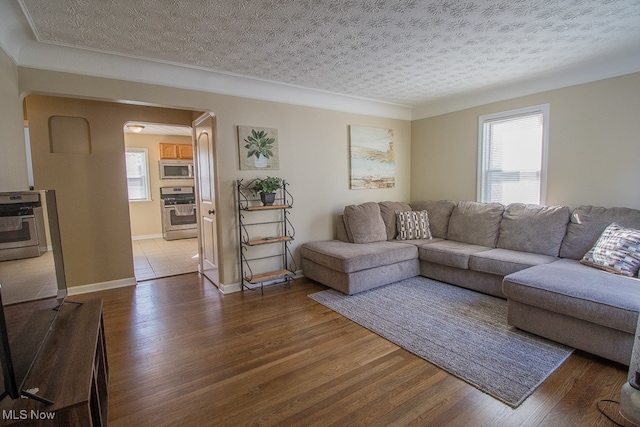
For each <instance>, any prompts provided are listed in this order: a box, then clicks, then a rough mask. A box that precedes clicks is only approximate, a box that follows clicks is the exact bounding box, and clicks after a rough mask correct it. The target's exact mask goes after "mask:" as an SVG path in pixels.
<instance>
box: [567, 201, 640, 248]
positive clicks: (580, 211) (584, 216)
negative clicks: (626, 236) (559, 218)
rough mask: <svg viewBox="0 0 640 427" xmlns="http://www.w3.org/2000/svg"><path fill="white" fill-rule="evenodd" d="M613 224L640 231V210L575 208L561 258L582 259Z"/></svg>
mask: <svg viewBox="0 0 640 427" xmlns="http://www.w3.org/2000/svg"><path fill="white" fill-rule="evenodd" d="M612 222H616V223H618V224H620V225H622V226H623V227H631V228H636V229H640V210H637V209H630V208H603V207H599V206H588V205H583V206H578V207H577V208H575V209H574V210H573V212H572V214H571V222H570V223H569V225H568V226H567V235H566V236H565V238H564V240H563V241H562V247H561V248H560V257H561V258H571V259H575V260H579V259H582V257H583V256H584V254H586V253H587V251H588V250H589V249H591V248H592V247H593V245H594V244H595V243H596V241H597V240H598V237H600V235H601V234H602V232H603V231H604V229H605V228H607V226H608V225H609V224H611V223H612Z"/></svg>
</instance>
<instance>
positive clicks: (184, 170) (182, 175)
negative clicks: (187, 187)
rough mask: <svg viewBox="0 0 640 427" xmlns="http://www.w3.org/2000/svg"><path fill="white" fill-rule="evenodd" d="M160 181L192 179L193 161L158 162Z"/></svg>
mask: <svg viewBox="0 0 640 427" xmlns="http://www.w3.org/2000/svg"><path fill="white" fill-rule="evenodd" d="M159 163H160V179H188V178H193V161H191V160H160V162H159Z"/></svg>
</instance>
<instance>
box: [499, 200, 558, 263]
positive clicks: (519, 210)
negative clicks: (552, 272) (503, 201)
mask: <svg viewBox="0 0 640 427" xmlns="http://www.w3.org/2000/svg"><path fill="white" fill-rule="evenodd" d="M570 215H571V210H570V209H569V208H568V207H566V206H540V205H525V204H523V203H512V204H510V205H509V206H507V207H506V208H505V210H504V213H503V215H502V221H501V222H500V236H499V237H498V244H497V247H498V248H501V249H512V250H514V251H524V252H532V253H536V254H543V255H549V256H553V257H557V256H558V254H559V253H560V246H561V245H562V239H564V235H565V234H566V232H567V224H568V223H569V216H570Z"/></svg>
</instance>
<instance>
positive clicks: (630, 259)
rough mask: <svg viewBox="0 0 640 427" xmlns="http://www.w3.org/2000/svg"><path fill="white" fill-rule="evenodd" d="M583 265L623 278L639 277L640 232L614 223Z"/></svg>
mask: <svg viewBox="0 0 640 427" xmlns="http://www.w3.org/2000/svg"><path fill="white" fill-rule="evenodd" d="M580 262H581V263H583V264H585V265H589V266H591V267H595V268H599V269H601V270H605V271H608V272H611V273H616V274H621V275H623V276H630V277H634V276H638V274H639V273H638V270H639V269H640V230H636V229H635V228H626V227H622V226H621V225H619V224H617V223H615V222H613V223H611V224H609V226H608V227H607V228H605V229H604V231H603V232H602V234H601V235H600V238H599V239H598V241H597V242H596V243H595V245H593V248H591V250H590V251H589V252H587V253H586V254H585V255H584V257H583V258H582V259H581V260H580Z"/></svg>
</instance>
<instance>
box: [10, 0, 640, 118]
mask: <svg viewBox="0 0 640 427" xmlns="http://www.w3.org/2000/svg"><path fill="white" fill-rule="evenodd" d="M21 4H22V7H23V10H24V12H25V14H26V15H27V19H28V20H29V22H30V23H31V26H32V28H33V30H34V32H35V34H36V37H37V39H38V41H41V42H49V43H54V44H61V45H66V46H72V47H80V48H85V49H91V50H97V51H102V52H109V53H115V54H121V55H125V56H134V57H141V58H148V59H153V60H157V61H161V62H169V63H176V64H182V65H187V66H192V67H197V68H201V69H205V70H212V71H218V72H223V73H230V74H236V75H243V76H249V77H254V78H258V79H263V80H267V81H275V82H282V83H287V84H292V85H297V86H302V87H307V88H313V89H320V90H325V91H330V92H336V93H341V94H346V95H352V96H357V97H364V98H369V99H375V100H379V101H384V102H390V103H397V104H402V105H408V106H414V105H419V104H421V103H424V102H428V101H431V100H434V99H438V98H443V97H447V96H451V95H458V94H462V93H465V92H468V91H473V90H479V89H482V88H486V87H490V86H493V85H498V84H502V83H507V82H514V81H517V80H520V79H525V78H528V77H532V76H535V75H538V74H540V73H545V72H550V71H554V70H559V69H562V68H564V67H567V66H571V65H574V64H579V63H580V62H585V61H593V60H596V59H597V58H599V57H601V56H606V55H607V54H610V53H611V52H617V51H624V50H626V49H629V50H631V49H633V48H637V47H638V46H640V0H525V1H522V0H508V1H506V0H505V1H490V0H460V1H455V0H217V1H216V0H182V1H179V0H136V1H130V0H22V1H21Z"/></svg>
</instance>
